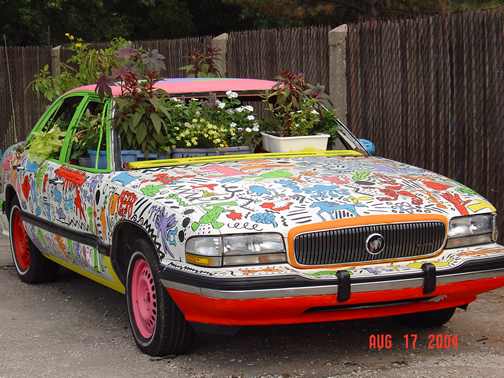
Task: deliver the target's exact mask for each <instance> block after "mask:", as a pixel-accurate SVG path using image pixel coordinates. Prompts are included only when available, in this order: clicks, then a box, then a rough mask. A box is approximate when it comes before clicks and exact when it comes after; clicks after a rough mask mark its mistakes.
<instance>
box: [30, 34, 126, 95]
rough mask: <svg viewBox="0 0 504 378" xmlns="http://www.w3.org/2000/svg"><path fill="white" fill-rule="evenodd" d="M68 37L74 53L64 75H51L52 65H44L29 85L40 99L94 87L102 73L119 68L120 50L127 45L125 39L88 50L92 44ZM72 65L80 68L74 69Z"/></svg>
mask: <svg viewBox="0 0 504 378" xmlns="http://www.w3.org/2000/svg"><path fill="white" fill-rule="evenodd" d="M66 36H67V37H68V39H69V40H70V42H71V45H70V47H68V49H69V50H70V51H73V55H72V56H71V57H70V58H69V59H68V60H67V62H66V63H61V65H60V70H61V74H60V75H58V76H56V77H53V76H51V74H50V72H49V66H48V65H45V66H44V68H43V69H41V70H40V72H39V73H37V74H35V76H34V77H35V80H33V81H32V82H31V83H30V84H29V87H31V88H32V89H33V90H34V91H35V92H36V93H37V96H40V95H43V96H44V97H45V98H46V99H47V100H49V101H51V102H52V101H53V100H54V99H56V98H57V97H59V96H60V95H62V94H63V93H65V92H66V91H69V90H71V89H73V88H76V87H79V86H82V85H86V84H94V83H95V82H96V81H97V79H98V77H99V75H100V74H101V73H103V72H111V71H112V70H113V69H115V68H116V67H117V66H118V62H117V58H116V52H117V50H118V49H119V48H120V47H123V46H127V45H128V42H127V41H126V40H125V39H123V38H118V39H115V40H113V41H112V42H111V43H110V46H109V47H107V48H106V49H99V50H96V49H88V46H89V43H84V42H83V41H82V39H81V38H78V39H77V41H76V40H75V38H74V36H72V35H70V34H69V33H67V34H66ZM70 63H72V64H73V65H76V66H77V67H78V68H77V69H75V68H73V67H72V66H71V65H70Z"/></svg>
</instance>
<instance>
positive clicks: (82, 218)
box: [19, 92, 116, 286]
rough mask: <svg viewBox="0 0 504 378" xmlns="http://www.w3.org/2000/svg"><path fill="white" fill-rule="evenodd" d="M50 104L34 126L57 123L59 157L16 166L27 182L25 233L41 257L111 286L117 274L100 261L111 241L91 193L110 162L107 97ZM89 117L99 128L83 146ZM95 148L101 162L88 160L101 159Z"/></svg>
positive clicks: (98, 190)
mask: <svg viewBox="0 0 504 378" xmlns="http://www.w3.org/2000/svg"><path fill="white" fill-rule="evenodd" d="M54 106H55V109H54V110H53V111H52V114H51V116H49V117H44V119H43V120H41V122H42V123H43V124H41V125H38V126H37V128H36V130H42V131H44V130H50V129H51V128H52V127H53V126H56V125H57V126H58V127H59V128H60V129H62V130H65V131H66V134H65V138H64V142H63V147H62V148H61V152H60V155H59V158H57V159H56V158H49V159H46V160H44V161H42V162H40V163H36V161H34V162H30V161H29V160H28V161H27V162H26V165H25V167H26V168H25V169H24V170H23V169H21V170H20V171H21V174H20V177H19V179H20V180H21V181H22V182H23V183H24V182H25V181H26V180H27V181H26V182H28V183H29V186H30V189H29V190H28V194H27V196H25V197H26V198H25V199H26V201H27V208H28V209H30V210H29V213H30V217H29V219H28V222H27V225H26V231H27V233H28V235H29V236H30V237H31V238H32V240H33V241H34V243H35V244H36V245H37V246H38V247H39V249H41V250H43V251H45V254H46V256H49V257H50V258H51V259H54V260H56V261H57V262H58V263H60V264H62V265H64V266H66V267H69V268H70V269H73V270H77V271H79V272H80V273H82V274H84V275H86V276H90V275H91V276H95V277H90V278H93V279H95V280H98V281H103V282H102V283H104V284H105V285H107V286H112V285H113V284H115V283H116V277H115V275H114V274H113V271H112V270H111V269H110V267H109V266H107V262H106V261H105V256H106V255H107V251H108V244H110V243H107V242H104V240H108V238H107V236H106V235H107V230H106V228H104V227H102V220H104V213H103V212H101V211H100V210H101V209H97V204H98V203H100V202H103V201H100V195H99V194H98V195H97V194H96V193H101V186H102V185H106V184H105V181H106V178H107V177H108V173H109V172H110V171H111V166H112V159H111V158H110V156H111V148H110V143H109V141H110V115H109V113H110V111H109V109H110V101H109V100H106V101H105V102H103V101H100V100H99V98H98V96H95V95H94V93H87V92H85V93H78V92H77V93H74V94H70V95H67V96H65V97H64V98H63V99H62V100H61V101H60V102H59V103H58V104H55V105H54ZM91 121H93V123H92V125H91V126H93V125H94V126H96V127H97V128H98V132H97V133H96V135H95V136H93V137H91V138H88V139H89V141H88V142H89V143H87V145H85V146H83V145H82V138H81V136H88V133H90V132H91V130H90V129H91V126H90V122H91ZM83 147H85V148H83ZM100 152H101V153H102V154H101V155H102V156H101V160H100V161H98V159H92V160H93V161H92V162H90V159H89V157H90V154H94V156H95V157H96V156H98V157H99V158H100ZM22 176H24V177H22ZM23 185H24V184H21V187H22V186H23Z"/></svg>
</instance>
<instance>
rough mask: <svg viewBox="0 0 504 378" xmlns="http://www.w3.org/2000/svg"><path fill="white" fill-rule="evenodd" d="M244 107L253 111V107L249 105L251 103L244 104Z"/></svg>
mask: <svg viewBox="0 0 504 378" xmlns="http://www.w3.org/2000/svg"><path fill="white" fill-rule="evenodd" d="M244 108H245V109H247V110H248V111H249V112H253V111H254V107H253V106H251V105H245V106H244Z"/></svg>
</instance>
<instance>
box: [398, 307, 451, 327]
mask: <svg viewBox="0 0 504 378" xmlns="http://www.w3.org/2000/svg"><path fill="white" fill-rule="evenodd" d="M454 313H455V307H450V308H442V309H440V310H432V311H425V312H415V313H413V314H403V315H396V316H394V320H395V321H397V322H398V323H400V324H402V325H405V326H408V327H412V328H426V327H440V326H442V325H443V324H445V323H448V321H449V320H450V319H451V318H452V316H453V314H454Z"/></svg>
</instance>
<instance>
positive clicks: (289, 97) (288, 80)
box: [262, 71, 337, 136]
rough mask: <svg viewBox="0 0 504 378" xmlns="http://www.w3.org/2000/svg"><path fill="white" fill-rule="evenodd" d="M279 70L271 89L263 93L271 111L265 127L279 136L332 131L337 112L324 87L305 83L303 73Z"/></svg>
mask: <svg viewBox="0 0 504 378" xmlns="http://www.w3.org/2000/svg"><path fill="white" fill-rule="evenodd" d="M279 74H280V75H279V76H277V77H276V80H277V83H276V84H275V86H274V87H273V88H272V90H271V91H266V92H265V93H264V95H263V96H262V97H263V101H264V102H267V105H268V107H267V110H268V111H269V112H271V114H272V115H273V118H267V119H265V127H266V128H267V129H268V131H269V132H272V133H275V134H278V135H279V136H300V135H312V134H317V133H326V134H329V135H334V134H335V132H336V130H337V123H336V116H335V114H334V109H333V106H332V102H331V100H330V98H329V95H328V94H327V93H325V87H324V86H323V85H320V84H317V85H312V84H309V83H306V82H305V80H304V75H303V74H302V73H299V74H294V73H293V72H290V71H280V72H279Z"/></svg>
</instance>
